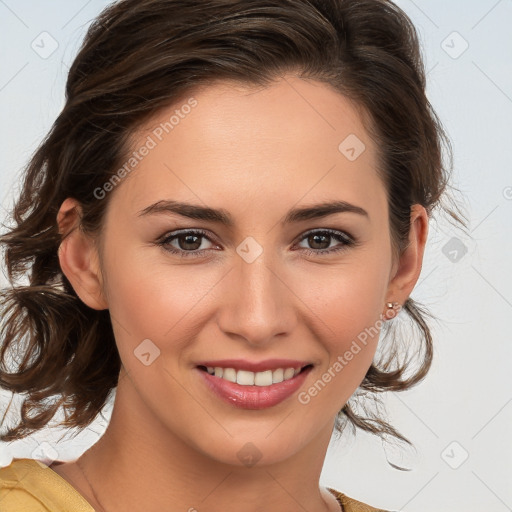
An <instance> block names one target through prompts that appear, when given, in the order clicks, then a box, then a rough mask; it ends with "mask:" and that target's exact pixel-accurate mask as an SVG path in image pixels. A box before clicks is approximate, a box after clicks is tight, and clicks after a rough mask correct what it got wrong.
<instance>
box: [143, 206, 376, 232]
mask: <svg viewBox="0 0 512 512" xmlns="http://www.w3.org/2000/svg"><path fill="white" fill-rule="evenodd" d="M346 212H349V213H356V214H358V215H363V216H365V217H369V215H368V212H367V211H366V210H364V209H363V208H361V207H360V206H356V205H353V204H350V203H347V202H346V201H331V202H327V203H319V204H315V205H311V206H302V207H300V208H294V209H292V210H290V211H289V212H288V213H287V214H286V217H285V218H284V220H283V221H282V224H291V223H296V222H301V221H306V220H311V219H318V218H321V217H327V216H328V215H334V214H336V213H346ZM162 213H176V214H178V215H181V216H183V217H188V218H189V219H196V220H204V221H210V222H216V223H219V224H223V225H224V226H227V227H233V225H234V221H233V217H232V216H231V214H230V213H229V212H228V211H227V210H225V209H223V208H218V209H217V208H209V207H206V206H199V205H195V204H190V203H184V202H180V201H172V200H162V201H158V202H156V203H154V204H151V205H149V206H148V207H146V208H144V209H142V210H141V211H140V212H139V213H138V215H139V217H143V216H146V215H155V214H162Z"/></svg>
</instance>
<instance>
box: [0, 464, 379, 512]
mask: <svg viewBox="0 0 512 512" xmlns="http://www.w3.org/2000/svg"><path fill="white" fill-rule="evenodd" d="M328 489H329V491H330V492H331V493H332V494H333V495H334V496H335V497H336V498H337V500H338V502H339V503H340V510H341V511H342V512H386V511H382V510H380V509H377V508H373V507H370V506H369V505H365V504H364V503H361V502H360V501H356V500H354V499H352V498H349V497H348V496H345V495H344V494H342V493H340V492H338V491H336V490H334V489H331V488H328ZM0 511H1V512H95V510H94V508H93V507H92V506H91V505H90V504H89V503H88V502H87V501H86V500H85V498H84V497H83V496H82V495H81V494H79V493H78V491H77V490H76V489H75V488H74V487H73V486H72V485H71V484H70V483H69V482H67V480H65V479H64V478H62V477H61V476H60V475H59V474H58V473H56V472H55V471H53V469H51V468H49V467H47V466H46V465H45V464H44V463H43V462H38V461H36V460H33V459H16V458H14V459H13V460H12V462H11V464H10V465H9V466H7V467H4V468H0Z"/></svg>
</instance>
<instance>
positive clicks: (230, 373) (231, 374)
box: [222, 368, 236, 382]
mask: <svg viewBox="0 0 512 512" xmlns="http://www.w3.org/2000/svg"><path fill="white" fill-rule="evenodd" d="M222 378H223V379H226V380H229V382H236V371H235V370H234V368H224V372H223V373H222Z"/></svg>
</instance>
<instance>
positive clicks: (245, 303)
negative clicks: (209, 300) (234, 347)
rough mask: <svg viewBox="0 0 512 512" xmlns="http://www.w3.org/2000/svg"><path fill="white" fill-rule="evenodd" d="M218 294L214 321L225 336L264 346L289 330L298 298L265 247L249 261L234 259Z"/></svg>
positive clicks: (294, 321)
mask: <svg viewBox="0 0 512 512" xmlns="http://www.w3.org/2000/svg"><path fill="white" fill-rule="evenodd" d="M279 269H280V270H279ZM222 294H223V298H222V299H221V303H220V307H219V309H218V317H217V318H218V320H217V322H218V325H219V328H220V329H221V330H222V332H223V333H224V334H225V335H226V336H230V337H232V338H238V339H240V340H241V341H244V342H245V343H247V344H250V345H254V346H265V345H268V344H271V343H272V342H274V341H275V338H276V337H277V336H286V335H289V334H291V333H292V332H293V329H294V328H295V325H296V323H297V311H296V307H295V305H296V303H297V301H298V298H297V297H296V296H295V295H294V293H293V289H292V285H291V283H290V282H287V279H286V276H285V275H284V272H283V269H282V267H280V266H278V265H276V264H272V262H271V261H270V259H269V258H268V257H267V255H266V252H265V251H264V252H263V253H262V254H261V255H260V256H259V257H258V258H256V260H255V261H253V262H251V263H248V262H246V261H244V260H243V259H242V258H240V259H239V260H238V261H236V262H235V267H234V268H233V269H232V270H231V272H229V274H228V276H226V279H225V280H224V282H223V288H222Z"/></svg>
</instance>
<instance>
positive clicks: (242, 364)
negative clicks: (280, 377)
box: [197, 359, 313, 372]
mask: <svg viewBox="0 0 512 512" xmlns="http://www.w3.org/2000/svg"><path fill="white" fill-rule="evenodd" d="M310 364H313V363H309V362H307V361H297V360H296V359H266V360H265V361H258V362H256V361H247V360H245V359H219V360H217V361H202V362H200V363H199V364H198V365H197V366H210V367H211V368H215V367H219V368H234V369H235V370H246V371H249V372H263V371H265V370H277V369H278V368H285V369H286V368H303V367H304V366H308V365H310Z"/></svg>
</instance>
